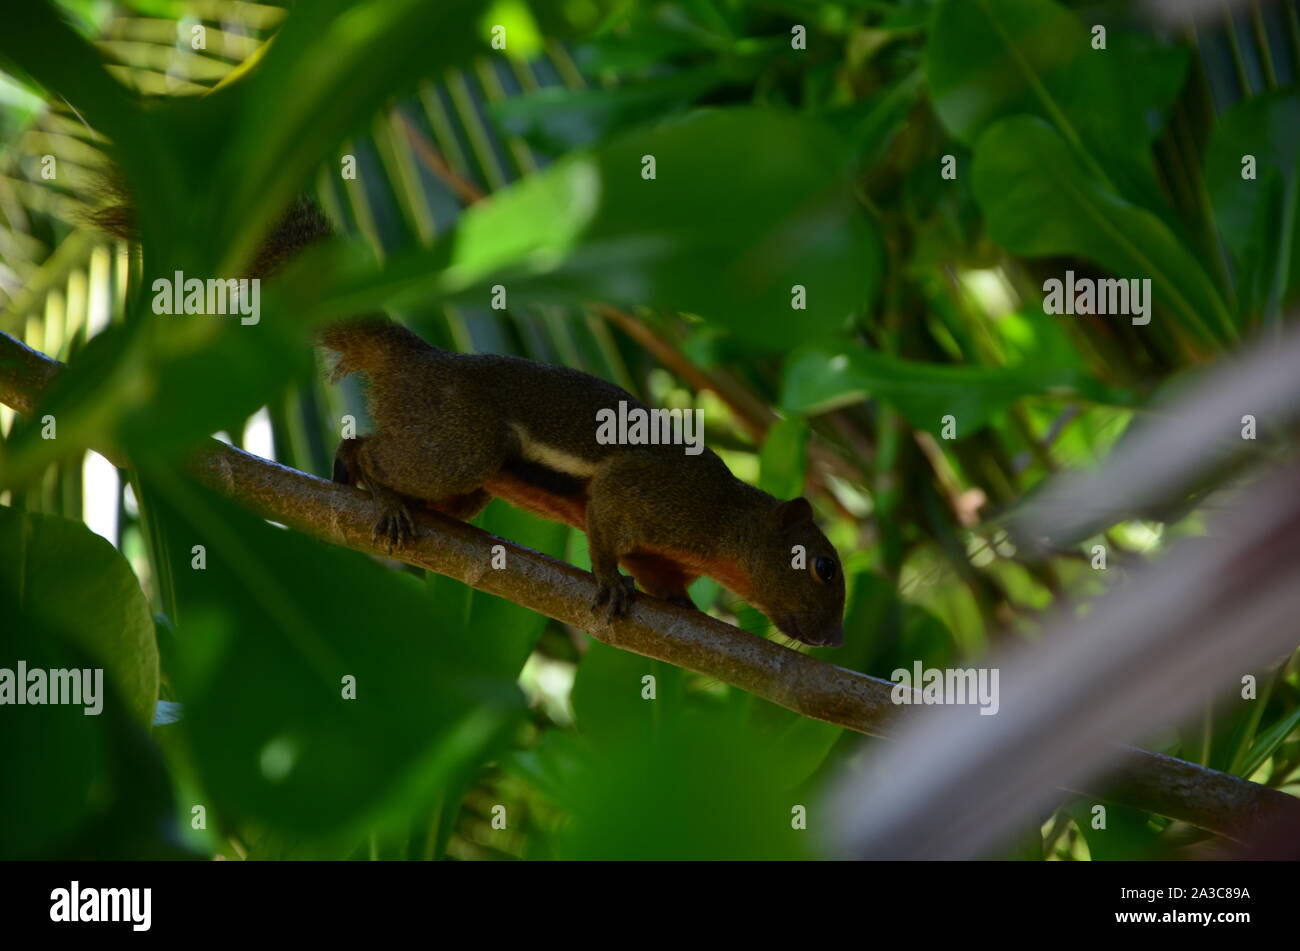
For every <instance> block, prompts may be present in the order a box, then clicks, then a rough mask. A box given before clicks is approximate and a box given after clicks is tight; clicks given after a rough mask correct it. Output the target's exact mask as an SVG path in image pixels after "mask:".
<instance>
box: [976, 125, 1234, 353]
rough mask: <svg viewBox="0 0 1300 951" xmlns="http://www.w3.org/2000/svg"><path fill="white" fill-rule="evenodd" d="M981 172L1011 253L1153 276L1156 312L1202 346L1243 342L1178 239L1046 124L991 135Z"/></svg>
mask: <svg viewBox="0 0 1300 951" xmlns="http://www.w3.org/2000/svg"><path fill="white" fill-rule="evenodd" d="M973 174H974V186H975V196H976V198H977V200H978V201H979V204H980V208H981V209H982V210H983V212H984V214H985V216H986V218H987V223H988V230H989V234H990V235H991V236H992V237H993V239H994V240H995V241H997V242H998V243H999V244H1000V245H1002V246H1003V247H1004V248H1006V249H1007V250H1008V251H1010V252H1012V253H1013V254H1020V255H1025V256H1028V257H1048V256H1058V255H1076V256H1078V257H1082V258H1087V259H1088V260H1090V261H1093V262H1095V263H1097V264H1099V265H1101V266H1102V267H1104V268H1105V269H1106V270H1108V271H1110V272H1111V273H1112V274H1114V275H1115V276H1116V277H1118V278H1123V279H1148V278H1149V279H1150V280H1151V290H1152V297H1153V300H1154V305H1155V306H1156V307H1158V308H1160V309H1161V310H1163V311H1164V312H1165V313H1166V314H1168V315H1169V316H1170V317H1172V318H1173V319H1174V320H1176V321H1178V322H1179V323H1180V324H1181V325H1182V326H1183V327H1184V328H1185V329H1186V330H1187V331H1188V332H1189V333H1191V334H1193V335H1194V336H1196V337H1199V338H1200V339H1201V340H1202V342H1204V343H1217V344H1223V343H1226V342H1229V341H1231V340H1233V339H1234V338H1235V337H1236V335H1237V332H1236V328H1235V325H1234V324H1233V321H1232V318H1231V316H1230V314H1229V313H1228V310H1227V307H1226V306H1225V305H1224V302H1223V299H1222V298H1221V297H1220V296H1219V292H1218V290H1217V289H1216V288H1215V286H1214V284H1213V282H1212V281H1211V280H1210V278H1209V277H1208V276H1207V275H1206V273H1205V271H1204V270H1203V269H1202V268H1201V266H1200V264H1199V263H1198V262H1197V260H1196V258H1195V257H1194V256H1193V255H1192V254H1191V252H1189V251H1188V250H1187V248H1186V247H1185V246H1184V245H1183V244H1182V242H1181V241H1179V239H1178V237H1177V236H1176V235H1175V234H1174V233H1173V232H1172V231H1170V229H1169V227H1168V226H1167V225H1166V224H1165V223H1164V222H1163V221H1161V220H1160V218H1158V217H1156V216H1155V215H1154V214H1152V213H1151V212H1149V211H1146V210H1145V209H1142V208H1139V207H1137V206H1135V205H1133V204H1132V203H1131V202H1129V201H1126V200H1125V199H1124V198H1122V197H1120V196H1119V195H1117V194H1116V193H1115V192H1114V191H1112V190H1111V189H1109V188H1107V187H1106V186H1105V185H1104V184H1103V183H1101V182H1100V181H1098V180H1097V178H1096V177H1095V176H1094V175H1093V174H1092V173H1091V172H1090V171H1089V170H1088V169H1086V168H1085V167H1084V166H1083V165H1082V164H1081V163H1080V161H1079V160H1078V158H1077V156H1076V155H1075V153H1074V152H1072V151H1071V150H1070V148H1069V147H1068V146H1067V145H1066V143H1065V142H1064V140H1063V139H1062V138H1061V137H1060V136H1059V135H1058V134H1057V133H1056V132H1055V130H1053V129H1052V127H1051V126H1049V125H1048V124H1047V123H1045V122H1043V121H1042V120H1041V119H1036V118H1033V117H1030V116H1014V117H1012V118H1010V119H1004V120H1002V121H1001V122H999V123H997V124H996V125H994V126H993V127H992V128H990V129H989V130H988V131H987V132H986V133H984V135H983V136H982V137H981V138H980V140H979V145H978V146H977V147H976V151H975V167H974V172H973ZM1045 209H1051V213H1050V214H1045V213H1044V211H1045ZM1062 319H1068V318H1062ZM1117 319H1125V318H1117ZM1156 319H1158V318H1157V317H1152V320H1153V321H1154V320H1156Z"/></svg>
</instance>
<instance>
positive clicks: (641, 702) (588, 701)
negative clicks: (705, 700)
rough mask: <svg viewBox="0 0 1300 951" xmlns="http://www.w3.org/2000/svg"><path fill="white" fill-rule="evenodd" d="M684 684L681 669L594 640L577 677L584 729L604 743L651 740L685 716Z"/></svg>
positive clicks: (577, 706)
mask: <svg viewBox="0 0 1300 951" xmlns="http://www.w3.org/2000/svg"><path fill="white" fill-rule="evenodd" d="M647 677H652V678H654V680H653V684H650V683H648V682H647V681H646V679H645V678H647ZM652 687H653V690H654V698H653V699H648V698H647V697H646V696H645V694H646V693H648V691H649V690H650V689H651V688H652ZM683 688H684V674H683V672H682V670H681V668H679V667H674V666H673V665H672V664H667V663H664V662H663V661H657V660H653V659H651V658H649V657H642V656H641V655H640V654H633V653H631V652H630V651H624V650H619V649H618V648H617V647H610V646H609V645H608V644H605V643H602V642H601V641H597V640H595V639H592V640H591V641H590V642H589V646H588V649H587V653H586V655H585V656H584V657H583V658H582V663H580V664H579V665H578V673H577V676H576V677H575V678H574V681H573V693H572V695H571V697H572V703H573V712H574V716H575V718H576V720H577V723H578V729H579V730H580V731H581V732H582V734H583V735H584V736H586V737H588V738H589V739H590V740H591V741H592V742H593V743H596V744H598V745H601V746H602V747H604V746H611V745H616V744H618V743H621V742H624V741H625V740H627V739H628V738H629V737H634V736H635V737H640V738H641V739H642V740H645V741H649V740H650V738H651V737H653V736H655V735H657V734H658V733H659V732H660V731H661V730H663V729H666V728H667V724H668V723H669V722H670V721H672V720H674V719H675V718H676V717H678V716H680V715H681V710H682V695H683Z"/></svg>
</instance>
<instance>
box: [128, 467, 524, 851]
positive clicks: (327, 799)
mask: <svg viewBox="0 0 1300 951" xmlns="http://www.w3.org/2000/svg"><path fill="white" fill-rule="evenodd" d="M153 483H154V485H155V513H156V514H161V513H163V512H165V513H166V514H165V516H163V519H164V524H165V525H166V527H167V530H168V538H169V542H168V546H167V547H168V550H169V551H170V552H172V555H173V557H174V559H175V561H174V564H173V568H174V574H175V577H176V589H177V594H176V599H177V604H178V611H177V613H178V616H177V619H176V620H177V623H176V630H177V641H178V665H177V666H178V670H177V675H176V681H177V690H178V694H179V698H180V699H181V700H182V701H183V702H184V705H185V714H184V716H183V718H182V721H181V726H182V728H183V729H184V730H185V732H186V734H187V736H188V738H189V741H190V744H191V746H192V749H193V751H194V755H195V760H196V762H197V764H198V767H199V771H200V776H201V779H202V782H203V784H204V786H205V788H206V789H207V791H208V793H209V795H210V796H211V797H212V798H213V801H214V803H215V804H216V805H217V806H219V807H220V809H221V810H222V812H223V813H224V814H226V815H229V816H231V817H233V818H235V819H237V820H238V821H240V822H245V823H252V824H254V825H255V826H256V827H258V828H261V829H264V830H267V831H268V832H270V833H272V834H274V836H275V837H277V838H283V839H286V840H292V841H297V842H302V843H314V844H317V845H319V846H320V847H321V848H324V849H326V850H327V852H326V854H348V852H349V851H350V850H351V848H352V847H354V846H355V845H356V844H357V842H358V841H359V840H360V839H361V837H362V836H363V835H364V833H365V831H366V830H367V829H369V828H374V827H381V828H382V827H388V828H391V827H392V825H394V824H397V823H400V822H402V821H404V820H407V819H409V818H410V816H411V815H412V812H413V810H415V809H418V808H420V807H422V806H423V805H424V804H426V803H428V802H429V801H430V799H431V798H432V797H433V796H435V795H436V794H437V793H438V792H439V791H440V790H442V789H444V788H446V786H447V785H448V784H449V783H451V782H453V781H456V780H457V778H458V777H460V776H463V775H464V774H465V771H466V770H467V769H470V768H472V767H473V766H474V765H476V764H478V763H480V762H481V761H482V759H483V758H484V757H486V756H487V755H488V754H489V751H491V750H493V749H494V748H495V747H496V745H497V744H498V743H500V742H501V741H502V739H503V738H504V736H505V735H507V732H508V730H509V728H510V727H511V726H512V724H513V723H514V721H515V719H516V717H517V716H518V714H519V712H520V710H521V708H522V695H521V694H520V692H519V690H518V688H517V687H516V686H515V684H514V682H513V677H512V676H502V675H501V674H500V672H499V670H498V669H497V665H496V663H495V661H494V660H493V657H492V651H491V649H490V645H486V644H483V643H481V641H483V640H488V639H490V638H488V637H487V636H486V635H487V632H482V631H480V632H476V633H475V634H473V635H471V633H470V631H469V630H468V629H466V627H465V626H464V623H463V621H462V619H461V617H460V615H459V612H458V610H457V606H456V605H448V604H445V603H438V602H431V600H430V599H429V598H428V596H427V595H426V593H425V591H424V589H423V587H422V586H421V584H420V582H419V581H418V580H417V579H415V578H413V577H411V576H409V575H406V574H402V573H396V572H392V571H388V570H385V569H384V568H382V567H380V566H379V565H377V564H376V563H375V562H374V561H372V560H371V559H368V558H366V557H364V556H362V555H359V554H357V553H355V552H348V551H343V550H340V549H333V548H330V547H328V546H325V545H322V544H321V543H319V542H316V541H313V540H311V539H309V538H306V537H304V536H302V535H299V534H297V533H295V532H289V531H284V530H282V529H277V528H273V527H271V526H269V525H267V524H265V523H264V522H261V521H259V520H257V519H255V518H252V517H251V516H249V515H247V514H245V513H242V512H240V511H239V510H237V509H235V508H233V507H231V506H230V505H229V504H228V503H224V502H222V501H220V500H218V499H216V498H214V497H212V496H210V495H208V494H207V493H205V492H200V491H197V490H195V489H192V488H190V487H188V486H187V485H186V484H185V483H182V482H180V481H179V480H178V479H177V478H176V477H174V476H168V475H167V474H166V473H162V472H159V473H155V474H154V479H153ZM160 498H165V499H166V503H165V505H164V504H162V503H161V502H160V501H159V499H160ZM196 545H202V546H203V548H204V551H203V557H204V559H205V561H204V562H203V563H202V566H201V567H196V565H198V563H197V562H196V561H195V558H196V555H195V553H194V546H196ZM349 677H350V678H355V681H354V686H355V698H351V697H350V696H349V695H348V694H347V692H346V690H345V688H346V686H347V684H345V678H349ZM340 849H341V852H340V851H336V850H340Z"/></svg>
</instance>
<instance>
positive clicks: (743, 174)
mask: <svg viewBox="0 0 1300 951" xmlns="http://www.w3.org/2000/svg"><path fill="white" fill-rule="evenodd" d="M846 154H847V153H846V146H845V145H844V143H843V142H842V141H840V140H839V139H838V138H837V137H836V136H835V135H834V134H832V133H831V132H829V130H827V129H825V128H824V127H822V126H820V125H819V124H817V123H815V122H812V121H809V120H806V119H802V118H799V117H797V116H793V115H786V114H782V113H777V112H770V111H765V110H760V109H749V108H746V109H720V110H712V111H705V112H700V113H696V114H694V115H691V116H689V117H687V118H685V119H682V120H680V121H676V122H669V123H665V124H663V125H660V126H658V127H656V128H653V129H647V130H642V131H637V132H634V133H631V134H629V135H626V136H623V137H621V138H619V139H617V140H615V141H613V142H610V143H609V144H608V145H606V146H603V147H601V148H599V149H597V150H596V151H594V152H591V153H588V154H576V155H572V156H569V157H567V158H565V159H563V160H561V161H559V162H557V163H555V164H554V165H552V166H551V167H549V168H547V169H546V170H544V171H542V172H539V173H537V174H535V175H533V176H530V177H529V178H527V179H525V180H523V181H521V182H519V183H517V184H515V185H513V186H510V187H508V188H506V189H503V190H502V191H499V192H497V193H496V194H495V195H493V196H492V197H491V198H490V199H488V200H486V201H484V202H481V203H479V204H476V205H474V206H473V207H472V208H470V209H469V210H467V211H466V212H465V214H464V215H463V216H462V218H461V220H460V223H459V225H458V227H457V228H456V230H455V231H454V232H453V233H452V234H451V235H449V236H448V238H446V239H445V240H444V241H443V242H440V244H439V245H438V246H436V247H435V248H433V249H432V250H431V251H426V252H415V253H411V254H408V255H405V256H398V257H395V258H394V260H393V261H392V262H391V264H390V265H389V266H388V267H386V268H385V269H384V270H383V271H381V272H379V273H368V274H367V273H363V274H360V275H357V274H355V273H354V274H353V275H350V276H349V275H342V276H341V280H339V282H338V283H337V284H336V285H335V287H334V289H333V290H332V292H330V293H329V294H328V295H327V298H326V300H325V302H324V303H323V304H322V305H320V309H321V311H322V312H323V313H324V314H326V315H331V316H337V315H342V314H348V313H359V312H364V311H365V310H368V309H372V308H374V307H377V306H380V305H382V304H384V303H391V304H397V305H401V304H402V303H403V302H408V301H409V302H412V303H415V302H419V301H427V300H428V299H429V298H430V297H436V296H453V297H455V298H456V299H458V300H467V301H479V302H486V301H487V300H488V295H489V289H490V287H491V286H492V285H494V284H498V283H499V284H501V285H503V286H504V287H505V288H506V289H507V292H508V294H509V303H510V305H511V306H514V305H515V304H517V303H519V302H521V301H522V302H532V301H542V302H554V301H559V302H564V303H575V302H583V301H589V300H603V301H607V302H612V303H620V304H628V305H641V306H655V307H663V308H669V309H674V310H681V311H690V312H694V313H698V314H700V315H701V316H703V317H705V318H707V319H708V320H710V321H711V322H713V323H716V324H717V325H719V326H722V327H725V328H726V329H728V330H730V331H732V332H734V333H736V334H738V335H740V336H742V337H745V338H747V339H749V340H752V341H755V342H758V343H760V344H763V345H765V346H767V347H770V348H779V347H784V346H789V345H791V344H792V343H794V342H796V341H801V340H808V339H816V338H819V337H825V336H827V335H830V334H832V333H834V332H835V331H837V330H838V329H839V328H840V327H842V326H843V325H844V323H845V321H846V320H847V319H848V318H849V317H850V316H851V315H852V314H853V313H854V312H855V310H857V309H858V308H860V307H861V306H863V305H864V304H865V303H866V302H867V301H868V300H869V299H870V297H871V296H872V294H873V293H874V291H875V289H876V287H877V284H878V282H879V276H880V250H879V245H878V242H877V239H876V235H875V233H874V230H873V228H872V226H871V225H870V223H869V222H868V220H867V219H866V218H865V217H864V215H863V214H862V213H861V212H860V210H859V209H858V207H857V205H856V203H855V201H854V199H853V197H852V195H851V193H850V191H849V187H848V179H847V177H846V170H845V156H846ZM644 156H653V157H654V159H655V162H656V178H654V179H653V180H647V179H644V178H642V167H643V165H642V159H643V157H644ZM794 285H801V286H803V287H804V288H805V290H806V309H802V310H799V309H795V308H794V307H793V306H792V301H793V298H794V295H793V293H792V289H793V287H794Z"/></svg>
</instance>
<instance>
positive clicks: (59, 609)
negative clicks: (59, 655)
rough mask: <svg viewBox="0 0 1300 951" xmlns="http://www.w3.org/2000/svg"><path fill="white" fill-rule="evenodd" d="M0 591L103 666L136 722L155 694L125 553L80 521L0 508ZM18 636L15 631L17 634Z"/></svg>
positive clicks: (149, 619) (146, 635) (143, 718)
mask: <svg viewBox="0 0 1300 951" xmlns="http://www.w3.org/2000/svg"><path fill="white" fill-rule="evenodd" d="M0 551H2V552H5V557H4V558H3V559H0V588H3V589H4V591H5V593H6V594H7V595H8V596H9V597H10V598H11V599H12V600H13V602H14V603H16V604H19V605H21V606H22V608H23V610H24V611H25V612H26V613H27V614H28V615H30V616H32V617H38V618H40V619H41V620H42V622H43V624H44V626H46V627H49V628H52V629H54V630H57V631H59V632H60V633H61V635H62V636H63V637H64V638H66V639H67V640H68V641H70V642H71V643H74V644H76V645H77V646H78V647H80V648H81V649H82V650H84V651H85V652H86V654H87V655H88V656H90V657H93V658H94V659H95V661H96V662H97V663H99V664H101V665H103V667H104V672H105V676H106V677H107V678H108V679H109V680H111V681H112V683H113V684H114V686H115V687H116V689H117V690H118V692H119V694H120V695H121V697H122V700H123V702H124V703H125V704H126V705H127V707H128V708H129V709H130V710H131V712H132V714H133V715H134V716H135V719H136V721H137V722H138V723H139V724H141V725H142V726H148V725H149V723H150V722H151V721H152V718H153V709H154V703H155V702H156V701H157V699H158V645H157V643H156V641H155V639H154V623H153V614H152V612H151V611H150V610H149V602H148V601H147V600H146V599H145V596H144V592H142V591H141V590H140V582H139V581H137V580H136V577H135V573H134V572H133V571H132V570H131V566H130V565H129V564H127V561H126V559H125V558H123V557H122V556H121V554H119V553H118V551H117V549H116V548H114V547H113V546H112V545H111V544H109V543H108V541H106V540H105V539H103V538H101V537H100V536H98V535H96V534H95V533H94V532H92V531H91V530H90V529H88V528H87V527H86V526H85V525H83V524H82V523H80V522H73V521H70V520H68V519H64V518H58V517H57V516H54V515H42V514H40V513H36V512H30V513H29V512H19V511H17V510H15V509H12V508H8V507H7V506H0ZM18 633H20V634H21V632H18Z"/></svg>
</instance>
